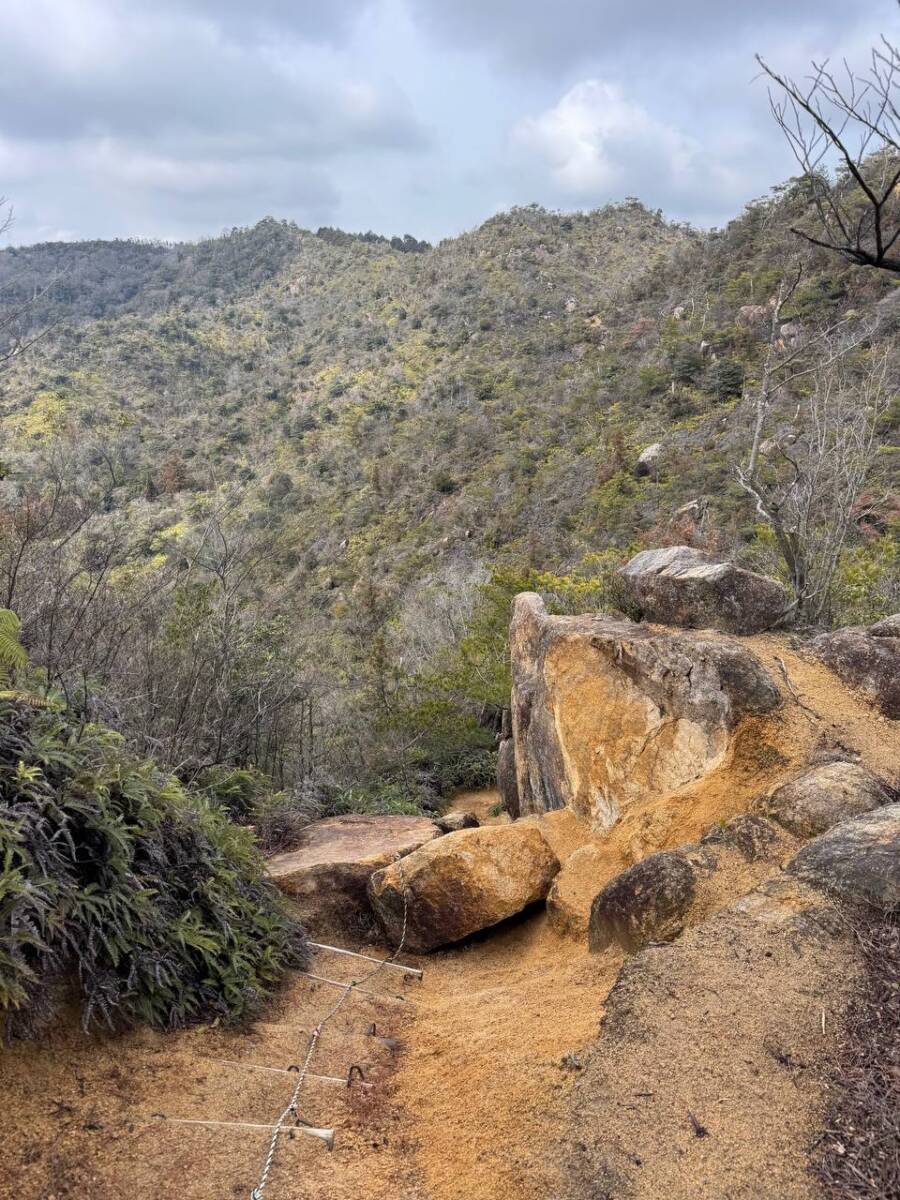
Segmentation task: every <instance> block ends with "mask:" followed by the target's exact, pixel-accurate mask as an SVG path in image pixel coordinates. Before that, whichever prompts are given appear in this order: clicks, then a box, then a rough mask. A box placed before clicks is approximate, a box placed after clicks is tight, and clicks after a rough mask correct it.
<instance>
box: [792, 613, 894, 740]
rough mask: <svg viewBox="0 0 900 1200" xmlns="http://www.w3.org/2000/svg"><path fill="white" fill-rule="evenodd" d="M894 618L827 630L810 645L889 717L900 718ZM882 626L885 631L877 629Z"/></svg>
mask: <svg viewBox="0 0 900 1200" xmlns="http://www.w3.org/2000/svg"><path fill="white" fill-rule="evenodd" d="M894 620H895V618H893V617H888V618H887V619H886V620H885V621H879V622H878V623H877V624H876V625H874V626H871V627H870V628H868V629H863V628H859V627H851V628H849V629H836V630H835V631H834V632H833V633H823V634H821V635H820V636H819V637H817V638H813V640H812V642H810V648H811V649H812V651H813V653H814V654H816V655H817V656H818V657H819V658H820V659H821V660H822V661H823V662H824V663H825V664H826V666H829V667H830V668H831V669H832V671H834V673H835V674H836V675H837V676H838V677H839V678H840V679H842V680H843V682H844V683H846V684H848V685H849V686H850V687H854V688H858V689H859V690H860V691H861V692H863V693H864V694H865V695H866V696H867V697H868V698H869V699H870V700H871V701H872V702H873V704H876V705H877V706H878V708H880V709H881V711H882V712H883V713H884V715H885V716H886V717H890V718H891V719H892V720H898V719H900V637H898V636H897V635H896V633H892V632H891V630H893V629H894ZM878 629H880V630H881V631H882V632H881V633H876V632H875V630H878Z"/></svg>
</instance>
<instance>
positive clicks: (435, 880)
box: [369, 823, 559, 953]
mask: <svg viewBox="0 0 900 1200" xmlns="http://www.w3.org/2000/svg"><path fill="white" fill-rule="evenodd" d="M558 870H559V862H558V860H557V858H556V856H555V855H554V853H553V851H552V850H551V849H550V847H549V846H548V844H547V842H546V840H545V839H544V837H543V835H542V834H541V831H540V830H539V829H538V828H537V827H536V826H535V825H532V824H527V823H526V824H515V825H490V826H487V825H486V826H482V827H481V828H480V829H463V830H461V831H460V832H459V833H450V834H447V835H446V837H442V838H441V839H440V840H439V841H436V842H431V843H429V844H428V845H426V846H422V847H421V848H420V849H419V850H416V851H415V852H414V853H413V854H410V855H409V856H408V857H407V858H404V859H403V861H402V862H400V863H394V864H392V865H391V866H389V867H385V869H384V870H382V871H378V872H376V874H374V875H373V876H372V879H371V881H370V884H369V897H370V899H371V902H372V907H373V908H374V909H375V912H376V913H377V915H378V917H379V920H380V921H381V924H382V926H383V927H384V930H385V932H386V934H387V936H388V938H389V939H390V941H391V942H392V943H393V944H394V945H398V944H399V941H400V935H401V931H402V928H403V895H404V888H405V889H406V891H407V896H408V910H407V911H408V922H407V932H406V947H407V949H409V950H411V951H413V952H415V953H423V952H425V951H428V950H434V949H436V948H437V947H438V946H444V945H448V944H449V943H451V942H458V941H460V939H462V938H465V937H468V936H469V934H472V933H476V932H477V931H478V930H479V929H486V928H488V926H490V925H496V924H497V923H498V922H499V921H504V920H506V918H507V917H512V916H515V914H516V913H518V912H521V911H522V909H523V908H526V907H527V906H528V905H529V904H534V903H536V902H537V901H538V900H543V899H544V898H545V896H546V895H547V891H548V889H549V887H550V884H551V883H552V881H553V877H554V876H555V875H556V873H557V871H558Z"/></svg>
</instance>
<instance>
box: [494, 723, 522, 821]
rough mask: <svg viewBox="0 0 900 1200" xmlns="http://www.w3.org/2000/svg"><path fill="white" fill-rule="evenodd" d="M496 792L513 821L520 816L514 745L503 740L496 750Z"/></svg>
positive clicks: (509, 741)
mask: <svg viewBox="0 0 900 1200" xmlns="http://www.w3.org/2000/svg"><path fill="white" fill-rule="evenodd" d="M497 790H498V791H499V793H500V802H501V804H502V805H503V808H504V810H505V811H506V812H508V813H509V815H510V816H511V817H512V819H513V820H515V819H516V817H518V816H519V815H520V805H519V784H518V780H517V778H516V744H515V742H514V741H513V739H512V738H511V737H508V738H504V739H503V741H502V742H501V743H500V747H499V749H498V750H497Z"/></svg>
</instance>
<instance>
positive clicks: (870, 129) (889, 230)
mask: <svg viewBox="0 0 900 1200" xmlns="http://www.w3.org/2000/svg"><path fill="white" fill-rule="evenodd" d="M757 61H758V62H759V64H760V66H761V67H762V69H763V71H764V72H765V74H766V75H767V76H768V78H769V80H770V82H771V84H772V85H774V86H772V87H770V90H769V101H770V104H771V108H772V114H773V116H774V117H775V120H776V122H777V123H778V125H779V126H780V128H781V130H782V132H783V133H784V136H785V138H786V139H787V141H788V144H789V145H790V147H791V150H792V151H793V153H794V157H795V158H796V159H797V162H798V163H799V165H800V167H801V170H802V172H803V185H804V187H805V188H806V191H807V195H808V197H809V200H810V202H811V205H812V209H813V212H814V214H815V218H814V219H815V225H816V227H817V228H816V230H815V232H813V231H812V230H810V229H808V228H802V227H797V228H795V229H794V230H793V232H794V233H796V234H798V235H799V236H800V237H802V238H804V239H805V240H806V241H807V242H810V243H812V245H814V246H822V247H824V248H825V249H828V250H834V251H836V252H837V253H838V254H841V255H842V256H843V257H844V258H846V259H848V260H849V261H850V262H852V263H856V264H857V265H860V266H868V267H878V268H880V269H881V270H884V271H892V272H895V273H897V272H900V190H898V185H900V47H898V46H896V45H894V44H893V43H892V42H890V41H889V40H888V39H887V38H885V37H882V39H881V41H880V43H879V44H878V45H877V46H875V47H874V48H873V50H872V53H871V59H870V62H869V67H868V70H867V71H865V72H864V73H857V72H855V71H853V70H852V69H851V67H850V66H849V64H848V63H847V62H846V61H845V62H844V63H843V64H842V66H841V68H840V69H839V70H835V69H833V68H832V67H831V65H830V63H829V62H828V61H825V62H813V63H812V69H811V73H810V74H809V76H808V77H807V78H806V79H804V80H803V81H801V82H797V81H796V80H794V79H792V78H791V77H790V76H788V75H782V74H779V73H778V72H777V71H775V70H774V69H773V68H772V67H770V66H769V64H768V63H767V62H765V61H764V60H763V59H762V58H761V57H760V56H759V55H757ZM835 163H836V164H837V173H836V178H833V177H832V166H833V164H835Z"/></svg>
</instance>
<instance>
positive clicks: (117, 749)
mask: <svg viewBox="0 0 900 1200" xmlns="http://www.w3.org/2000/svg"><path fill="white" fill-rule="evenodd" d="M307 956H308V951H307V947H306V940H305V935H304V933H303V931H302V929H301V928H300V927H299V926H298V925H297V924H296V923H295V922H294V921H293V920H292V919H291V918H290V917H289V916H288V915H287V914H286V912H285V911H284V909H283V907H282V905H281V902H280V900H279V898H278V895H277V893H276V892H275V891H274V889H272V887H271V885H269V884H268V883H267V882H266V881H265V880H264V878H263V874H262V860H261V858H260V856H259V854H258V851H257V849H256V847H255V845H254V842H253V838H252V835H251V834H250V833H249V832H248V831H246V830H242V829H239V828H238V827H237V826H235V825H233V824H232V823H231V822H230V821H229V819H228V817H227V816H226V815H225V813H224V812H223V811H221V810H220V809H218V808H217V807H216V806H214V805H211V804H210V803H209V802H208V800H206V799H205V798H203V797H201V796H198V795H195V794H192V793H189V792H187V791H186V790H185V789H184V788H182V786H181V785H180V784H179V783H178V782H177V781H176V780H173V779H172V778H170V777H165V776H163V775H161V774H160V773H159V771H158V770H157V769H156V768H155V766H154V765H153V764H152V763H147V762H139V761H137V760H135V759H134V758H133V757H131V756H130V755H128V754H127V753H126V752H125V750H124V749H123V747H122V743H121V740H120V739H119V738H118V737H117V735H115V734H113V733H110V732H109V731H107V730H104V729H101V728H99V727H97V726H91V725H88V726H87V727H84V728H80V727H75V726H73V725H72V724H70V723H69V722H68V719H67V718H66V716H65V715H64V714H62V713H59V712H55V711H53V710H51V709H43V710H41V709H35V708H34V707H32V706H30V705H28V704H27V703H24V702H22V701H20V700H17V699H0V1012H5V1013H6V1016H7V1025H8V1029H9V1032H22V1031H24V1032H28V1031H30V1030H31V1029H33V1028H34V1027H35V1025H36V1024H37V1023H38V1022H39V1020H40V1019H41V1017H42V1016H43V1015H44V1014H45V1011H46V1009H47V1008H48V1004H49V1002H50V999H51V998H52V997H53V996H54V995H55V994H57V993H60V992H62V991H63V990H64V986H65V985H67V984H70V983H72V982H74V983H75V984H76V985H77V988H78V991H79V994H80V1001H81V1005H82V1015H83V1021H84V1024H85V1027H89V1026H91V1025H92V1024H94V1023H95V1022H96V1021H98V1020H103V1021H105V1022H107V1023H108V1024H110V1025H114V1024H126V1023H130V1022H135V1021H141V1022H147V1023H149V1024H151V1025H154V1026H159V1027H163V1028H173V1027H176V1026H179V1025H183V1024H185V1023H187V1022H191V1021H196V1020H201V1019H207V1018H210V1017H216V1016H218V1017H221V1018H223V1019H238V1018H240V1017H242V1016H244V1015H246V1014H248V1013H249V1012H251V1011H252V1010H253V1009H254V1008H255V1007H256V1006H257V1005H258V1003H259V1002H260V1000H261V999H262V998H263V997H264V996H265V995H266V993H267V992H268V991H270V990H271V988H272V987H273V986H274V985H275V984H276V982H277V981H278V979H279V976H280V975H281V974H282V972H283V971H284V970H285V969H286V968H287V967H290V966H300V965H303V964H304V963H305V962H306V960H307Z"/></svg>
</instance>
